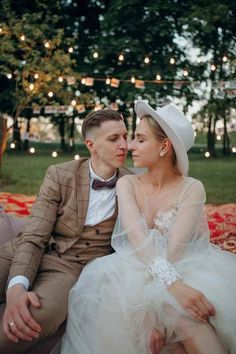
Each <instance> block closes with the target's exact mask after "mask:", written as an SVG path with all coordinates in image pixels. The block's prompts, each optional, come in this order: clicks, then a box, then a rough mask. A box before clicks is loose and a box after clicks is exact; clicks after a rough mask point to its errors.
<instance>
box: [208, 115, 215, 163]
mask: <svg viewBox="0 0 236 354" xmlns="http://www.w3.org/2000/svg"><path fill="white" fill-rule="evenodd" d="M212 124H213V131H212ZM207 129H208V130H207V150H208V151H209V153H210V156H212V157H215V155H216V154H215V138H214V135H215V132H214V123H213V116H212V115H209V120H208V126H207Z"/></svg>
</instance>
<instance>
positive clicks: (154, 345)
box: [149, 328, 166, 354]
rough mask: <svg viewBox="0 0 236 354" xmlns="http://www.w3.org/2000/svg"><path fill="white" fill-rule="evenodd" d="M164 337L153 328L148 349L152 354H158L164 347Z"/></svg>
mask: <svg viewBox="0 0 236 354" xmlns="http://www.w3.org/2000/svg"><path fill="white" fill-rule="evenodd" d="M165 340H166V338H165V335H164V334H162V333H161V332H160V331H159V330H158V329H156V328H153V330H152V333H151V337H150V344H149V348H150V350H151V353H152V354H159V353H160V351H161V350H162V348H163V347H164V345H165Z"/></svg>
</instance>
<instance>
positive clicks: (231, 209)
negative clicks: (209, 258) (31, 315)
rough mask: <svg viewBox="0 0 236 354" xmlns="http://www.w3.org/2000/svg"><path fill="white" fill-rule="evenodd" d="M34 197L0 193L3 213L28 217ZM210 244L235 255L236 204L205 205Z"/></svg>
mask: <svg viewBox="0 0 236 354" xmlns="http://www.w3.org/2000/svg"><path fill="white" fill-rule="evenodd" d="M34 201H35V196H26V195H22V194H11V193H0V204H2V205H3V207H4V209H5V211H6V212H7V213H10V214H14V215H17V216H22V217H24V216H27V215H30V210H31V207H32V204H33V203H34ZM206 212H207V217H208V224H209V228H210V232H211V242H212V243H214V244H217V245H219V246H220V247H221V248H222V249H224V250H227V251H230V252H233V253H236V204H224V205H210V204H208V205H206Z"/></svg>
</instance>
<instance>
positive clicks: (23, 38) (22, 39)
mask: <svg viewBox="0 0 236 354" xmlns="http://www.w3.org/2000/svg"><path fill="white" fill-rule="evenodd" d="M20 40H21V41H22V42H24V41H25V35H24V34H22V36H20Z"/></svg>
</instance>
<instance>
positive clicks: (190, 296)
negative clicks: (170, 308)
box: [168, 280, 215, 322]
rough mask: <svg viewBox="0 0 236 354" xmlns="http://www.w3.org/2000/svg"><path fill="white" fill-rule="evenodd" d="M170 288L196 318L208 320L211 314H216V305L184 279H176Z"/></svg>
mask: <svg viewBox="0 0 236 354" xmlns="http://www.w3.org/2000/svg"><path fill="white" fill-rule="evenodd" d="M168 290H169V292H170V293H171V295H173V296H174V297H175V299H176V300H177V301H178V303H179V304H180V305H181V306H182V307H183V308H184V309H185V310H186V311H187V312H188V313H189V314H190V316H191V317H193V318H194V319H196V320H199V321H202V322H207V321H208V317H209V316H214V315H215V309H214V306H213V305H212V304H211V303H210V302H209V301H208V300H207V298H206V297H205V295H204V294H203V293H202V292H201V291H198V290H196V289H194V288H192V287H191V286H188V285H187V284H185V283H184V282H183V281H181V280H176V281H175V282H174V283H173V284H172V285H171V286H170V287H169V289H168Z"/></svg>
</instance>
